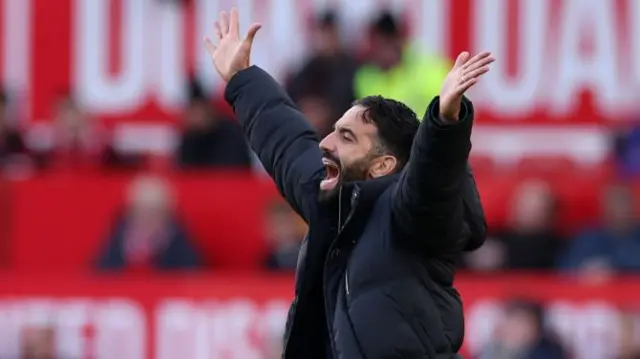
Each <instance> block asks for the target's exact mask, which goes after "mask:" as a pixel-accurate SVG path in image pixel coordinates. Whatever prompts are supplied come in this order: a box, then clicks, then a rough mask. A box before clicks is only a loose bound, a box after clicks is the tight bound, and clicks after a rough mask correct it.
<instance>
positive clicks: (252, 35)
mask: <svg viewBox="0 0 640 359" xmlns="http://www.w3.org/2000/svg"><path fill="white" fill-rule="evenodd" d="M261 27H262V25H261V24H253V25H251V27H250V28H249V31H247V36H246V37H245V38H244V41H245V42H246V43H248V45H249V46H251V44H253V39H255V37H256V34H257V33H258V30H260V28H261Z"/></svg>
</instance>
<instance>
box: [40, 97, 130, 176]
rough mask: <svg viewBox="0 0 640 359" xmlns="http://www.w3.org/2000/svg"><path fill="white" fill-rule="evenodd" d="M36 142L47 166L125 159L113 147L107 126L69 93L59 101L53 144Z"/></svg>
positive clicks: (100, 163) (91, 164)
mask: <svg viewBox="0 0 640 359" xmlns="http://www.w3.org/2000/svg"><path fill="white" fill-rule="evenodd" d="M34 141H36V140H34ZM36 142H41V143H44V141H36ZM36 146H37V147H39V148H37V150H38V151H39V152H40V154H39V157H40V162H41V164H42V165H43V166H44V167H47V168H53V169H65V170H82V169H96V168H100V167H106V166H113V165H115V164H118V163H120V162H121V161H123V160H121V159H120V157H119V156H118V154H117V153H116V152H115V150H114V149H113V147H112V145H111V143H110V138H109V137H108V134H107V131H106V130H105V128H103V127H102V125H101V124H100V123H98V122H96V121H94V120H93V119H92V118H90V117H88V116H87V115H86V114H85V113H84V112H83V111H82V109H81V108H80V106H79V105H78V104H77V103H76V102H75V100H74V99H73V98H72V97H71V96H70V95H69V94H64V95H62V96H60V97H59V98H58V99H57V101H56V103H55V106H54V118H53V133H52V136H51V141H50V143H49V145H48V146H43V145H42V144H36Z"/></svg>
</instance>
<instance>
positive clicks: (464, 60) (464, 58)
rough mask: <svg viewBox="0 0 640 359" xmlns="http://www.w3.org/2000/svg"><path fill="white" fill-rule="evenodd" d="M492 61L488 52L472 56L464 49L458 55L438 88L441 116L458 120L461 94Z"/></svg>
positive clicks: (483, 72) (487, 69)
mask: <svg viewBox="0 0 640 359" xmlns="http://www.w3.org/2000/svg"><path fill="white" fill-rule="evenodd" d="M494 61H495V59H494V58H493V56H491V53H490V52H481V53H479V54H477V55H475V56H474V57H471V56H470V55H469V53H468V52H466V51H465V52H463V53H461V54H460V55H458V58H457V59H456V63H455V64H454V65H453V68H452V69H451V71H449V74H447V77H446V78H445V80H444V82H443V83H442V88H441V90H440V116H441V117H443V118H445V119H447V120H451V121H457V120H458V117H459V114H460V106H461V104H462V95H464V93H465V92H466V91H467V90H468V89H469V88H471V86H473V85H475V84H476V83H477V82H478V80H479V79H480V77H481V76H482V75H484V74H486V73H487V72H488V71H489V64H491V63H492V62H494Z"/></svg>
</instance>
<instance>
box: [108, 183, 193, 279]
mask: <svg viewBox="0 0 640 359" xmlns="http://www.w3.org/2000/svg"><path fill="white" fill-rule="evenodd" d="M127 195H128V197H127V201H128V203H127V208H126V211H125V213H124V215H123V216H122V217H121V218H119V219H118V221H117V224H116V227H115V229H114V231H113V233H112V234H111V235H110V237H109V239H108V241H107V243H106V248H105V249H104V250H103V252H102V254H101V255H100V257H99V259H98V267H99V268H100V269H104V270H127V271H133V272H138V271H142V272H144V271H147V270H153V269H160V270H176V269H195V268H198V267H199V266H200V265H201V264H202V262H201V259H200V256H199V254H198V252H197V251H196V249H195V248H194V247H193V245H192V244H191V242H190V240H191V239H190V238H189V236H188V234H187V232H186V230H185V229H184V228H183V226H182V224H181V223H180V222H179V221H178V219H177V218H176V217H175V211H174V205H175V203H174V201H175V199H174V197H173V193H172V192H171V188H170V187H169V185H168V183H167V182H165V181H164V180H163V179H162V178H159V177H154V176H142V177H138V178H136V179H135V180H134V181H133V182H132V183H131V185H130V186H129V189H128V194H127Z"/></svg>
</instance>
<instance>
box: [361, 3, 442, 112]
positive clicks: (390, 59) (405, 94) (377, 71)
mask: <svg viewBox="0 0 640 359" xmlns="http://www.w3.org/2000/svg"><path fill="white" fill-rule="evenodd" d="M403 32H404V31H403V29H402V26H401V25H400V22H399V21H398V19H397V18H396V17H395V15H394V14H393V13H391V12H390V11H384V12H382V13H380V14H379V15H378V17H377V18H375V19H373V21H372V22H371V24H370V28H369V34H368V35H369V38H368V40H369V41H368V43H369V47H368V49H367V51H366V53H365V57H364V58H363V61H364V62H365V64H364V65H363V66H362V67H360V68H359V69H358V71H357V72H356V75H355V82H354V91H355V96H356V98H362V97H365V96H371V95H382V96H385V97H388V98H393V99H395V100H398V101H401V102H403V103H405V104H407V105H408V106H409V107H410V108H411V109H412V110H413V111H415V112H416V113H418V114H422V113H423V111H424V104H425V103H429V101H431V99H432V98H433V97H435V96H436V95H438V93H439V91H440V85H441V84H442V81H443V80H444V78H445V76H446V75H447V73H448V72H449V69H450V68H451V64H450V62H449V60H448V59H446V58H441V57H439V56H436V55H426V54H424V53H422V52H421V51H420V50H419V49H417V48H416V47H415V46H411V45H410V44H408V43H407V36H405V34H404V33H403Z"/></svg>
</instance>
